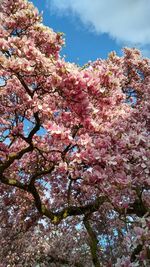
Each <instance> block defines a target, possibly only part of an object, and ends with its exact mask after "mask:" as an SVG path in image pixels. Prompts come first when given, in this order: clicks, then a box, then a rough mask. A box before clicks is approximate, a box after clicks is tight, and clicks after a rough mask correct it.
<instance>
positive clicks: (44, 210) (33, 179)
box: [0, 0, 150, 267]
mask: <svg viewBox="0 0 150 267" xmlns="http://www.w3.org/2000/svg"><path fill="white" fill-rule="evenodd" d="M0 22H1V23H0V113H1V117H0V127H1V135H0V153H1V154H0V182H1V183H0V192H1V199H0V201H1V202H0V205H1V213H0V216H1V220H2V224H1V226H0V231H1V236H2V239H1V241H0V242H1V247H2V252H1V254H0V260H1V262H0V264H1V265H2V266H33V264H35V263H36V261H37V258H38V257H40V259H42V258H43V257H44V259H43V264H45V265H43V266H49V265H46V264H49V263H50V262H52V261H50V259H53V263H55V264H58V266H61V265H62V264H66V265H67V264H68V265H69V266H85V265H86V266H88V264H90V265H89V266H91V265H92V264H93V265H94V266H95V267H100V266H107V267H109V266H116V267H134V266H149V264H150V239H149V236H150V235H149V232H150V205H149V203H150V177H149V166H150V161H149V158H150V150H149V147H150V143H149V141H150V140H149V132H150V112H149V111H150V92H149V91H150V65H149V59H146V58H143V57H142V55H141V53H140V52H139V51H138V50H137V49H129V48H125V49H124V55H123V56H121V57H118V56H117V55H116V54H115V53H114V52H112V53H110V55H109V56H108V59H106V60H101V59H99V60H97V61H95V62H92V63H91V62H89V63H88V64H86V65H84V66H83V67H79V66H77V65H75V64H73V63H69V62H66V61H65V60H64V58H62V57H60V55H59V52H60V49H61V47H62V46H63V44H64V39H63V36H62V33H55V32H53V30H52V29H50V28H48V27H46V26H44V25H43V24H42V17H41V15H40V14H39V12H38V10H37V9H36V8H35V7H34V6H33V4H32V3H30V2H28V1H27V0H3V1H2V4H1V7H0ZM42 224H43V226H42ZM39 227H42V228H43V230H42V229H40V230H38V229H39ZM56 229H57V231H58V233H59V234H58V235H57V237H56V236H55V238H54V237H53V234H54V232H55V233H56V232H57V231H56ZM8 233H9V234H8ZM46 236H47V237H46ZM65 237H66V238H65ZM47 238H48V239H47ZM29 240H30V241H29ZM47 240H51V241H49V242H48V241H47ZM15 242H16V243H15ZM29 243H31V244H33V246H32V249H30V250H29V249H28V247H29ZM36 243H37V247H38V248H39V250H38V249H36V248H35V244H36ZM51 243H52V244H51ZM16 244H20V248H19V251H20V252H19V251H17V247H18V245H16ZM54 248H55V249H54ZM64 248H65V249H64ZM85 248H86V249H85ZM84 250H86V251H84ZM9 251H10V253H9ZM38 251H41V252H38ZM69 251H72V252H69ZM54 252H55V253H54ZM84 253H85V254H84ZM55 254H56V257H55ZM27 255H28V256H27ZM83 255H84V256H85V255H86V256H85V257H84V256H83ZM84 258H85V261H86V260H87V261H86V263H85V262H84ZM46 260H47V262H44V261H46ZM71 260H72V261H71ZM22 264H23V265H22ZM25 264H26V265H25Z"/></svg>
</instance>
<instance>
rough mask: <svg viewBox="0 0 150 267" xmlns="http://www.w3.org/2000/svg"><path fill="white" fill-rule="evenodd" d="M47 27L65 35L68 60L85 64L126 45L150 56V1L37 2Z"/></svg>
mask: <svg viewBox="0 0 150 267" xmlns="http://www.w3.org/2000/svg"><path fill="white" fill-rule="evenodd" d="M32 2H33V3H34V5H35V6H36V7H37V8H38V9H39V10H40V11H43V18H44V24H46V25H47V26H49V27H51V28H53V29H54V30H55V31H59V32H64V33H65V40H66V46H65V47H64V48H63V50H62V55H66V60H67V61H71V62H75V63H77V64H80V65H83V64H85V63H86V62H88V61H89V60H92V61H93V60H95V59H97V58H107V55H108V53H109V52H111V51H112V50H115V51H116V52H117V54H119V55H120V54H121V49H122V47H124V46H130V47H137V48H140V49H141V50H142V52H143V54H144V56H147V57H150V16H149V14H150V1H149V0H45V1H42V0H33V1H32Z"/></svg>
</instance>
